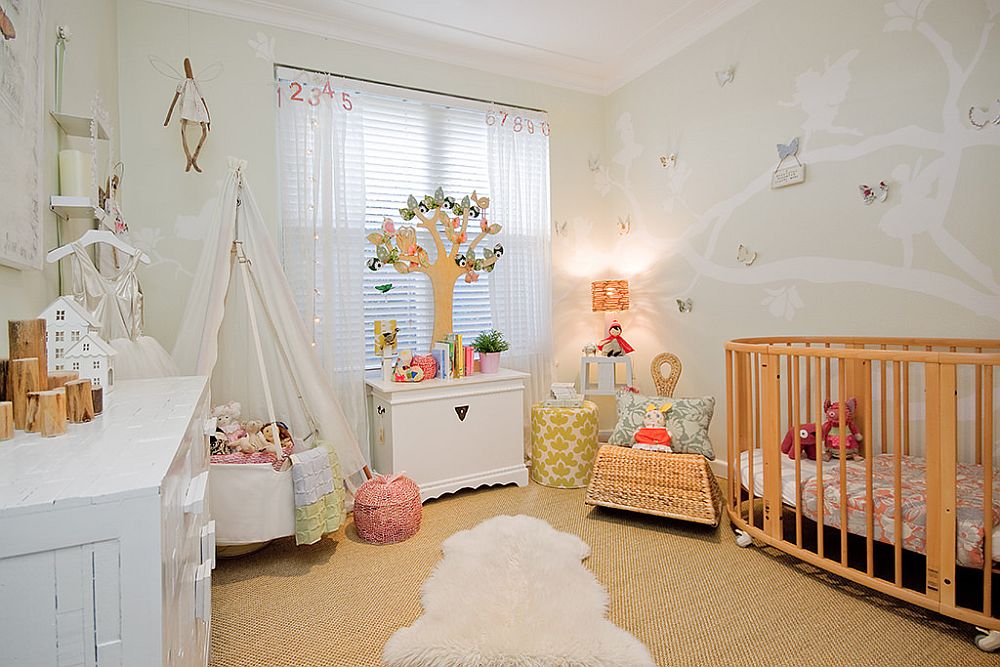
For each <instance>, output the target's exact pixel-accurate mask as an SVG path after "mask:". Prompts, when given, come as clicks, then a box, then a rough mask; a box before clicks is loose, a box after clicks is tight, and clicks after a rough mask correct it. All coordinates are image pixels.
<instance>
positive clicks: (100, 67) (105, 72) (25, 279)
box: [0, 0, 118, 355]
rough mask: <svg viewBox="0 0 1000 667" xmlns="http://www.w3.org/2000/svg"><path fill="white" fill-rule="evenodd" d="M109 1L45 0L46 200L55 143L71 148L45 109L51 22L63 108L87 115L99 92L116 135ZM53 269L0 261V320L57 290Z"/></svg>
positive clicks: (40, 303) (23, 314) (52, 185)
mask: <svg viewBox="0 0 1000 667" xmlns="http://www.w3.org/2000/svg"><path fill="white" fill-rule="evenodd" d="M115 5H116V2H115V0H87V2H80V1H79V0H46V1H45V3H44V11H45V22H44V25H43V28H42V29H43V30H44V33H43V35H42V53H43V55H44V68H45V69H44V83H43V84H42V85H44V86H45V102H44V108H45V115H44V118H43V119H42V123H43V126H44V137H43V142H44V143H43V146H44V149H43V155H44V163H43V164H42V165H41V167H42V171H43V197H44V199H45V201H48V197H49V196H50V195H52V194H58V190H57V188H58V182H59V180H58V178H59V172H58V153H59V149H60V147H61V144H60V142H62V147H72V146H70V143H69V142H67V140H66V139H65V138H64V137H61V136H60V135H61V132H60V130H59V127H58V125H56V124H55V122H54V121H53V120H52V118H51V117H50V116H49V114H48V110H49V109H52V108H53V105H54V97H55V93H54V89H55V88H54V85H55V84H54V69H55V68H54V59H55V34H56V26H57V25H68V26H69V28H70V31H71V32H72V39H71V41H70V43H69V46H68V48H67V51H66V60H65V76H64V84H63V109H62V110H63V111H64V112H66V113H75V114H79V115H89V114H90V102H91V100H92V99H93V98H94V95H95V94H97V93H98V92H100V95H101V98H102V99H103V100H104V106H105V108H106V109H107V111H108V112H109V113H110V114H111V117H112V125H113V126H114V128H115V134H116V136H117V126H118V114H117V104H118V103H117V96H118V53H117V46H116V42H117V38H116V33H117V29H116V21H117V16H116V7H115ZM42 224H43V227H44V239H45V241H44V243H45V246H44V247H45V249H46V250H49V249H51V248H53V247H55V245H56V224H57V222H56V216H55V215H54V214H53V213H52V212H51V211H49V210H48V207H47V206H46V208H45V210H44V212H43V214H42ZM58 224H62V225H63V231H64V232H65V233H66V236H72V235H78V234H79V233H81V231H82V229H85V224H86V223H81V222H71V223H66V222H63V223H58ZM58 292H59V288H58V274H57V272H56V268H55V267H54V266H49V265H46V267H45V269H44V270H43V271H29V270H21V271H19V270H15V269H11V268H8V267H5V266H0V324H4V323H5V322H6V320H8V319H25V318H31V317H35V316H36V315H38V313H39V312H40V311H41V310H42V309H43V308H44V307H45V306H47V305H48V303H49V301H50V300H51V299H53V298H55V296H56V295H57V294H58ZM6 350H7V327H6V326H5V325H4V326H0V355H5V354H6Z"/></svg>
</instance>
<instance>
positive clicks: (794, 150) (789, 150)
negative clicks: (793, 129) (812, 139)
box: [778, 137, 799, 160]
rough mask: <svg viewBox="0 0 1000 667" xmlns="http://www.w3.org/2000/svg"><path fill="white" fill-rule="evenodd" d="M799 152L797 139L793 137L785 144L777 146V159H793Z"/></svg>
mask: <svg viewBox="0 0 1000 667" xmlns="http://www.w3.org/2000/svg"><path fill="white" fill-rule="evenodd" d="M798 152H799V138H798V137H795V138H794V139H792V140H791V141H789V142H788V143H787V144H778V159H779V160H784V159H785V158H786V157H794V156H795V155H796V154H798Z"/></svg>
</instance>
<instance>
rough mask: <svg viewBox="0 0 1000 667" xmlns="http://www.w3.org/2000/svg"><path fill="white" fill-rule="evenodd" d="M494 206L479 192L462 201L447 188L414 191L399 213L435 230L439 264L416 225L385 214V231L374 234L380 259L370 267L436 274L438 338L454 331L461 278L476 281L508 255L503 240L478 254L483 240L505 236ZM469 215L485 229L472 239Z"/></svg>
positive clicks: (432, 232) (432, 233)
mask: <svg viewBox="0 0 1000 667" xmlns="http://www.w3.org/2000/svg"><path fill="white" fill-rule="evenodd" d="M489 206H490V200H489V197H480V196H479V195H477V194H476V193H475V191H473V192H472V194H471V195H467V196H466V197H464V198H462V200H461V201H459V202H456V201H455V199H454V197H446V196H445V195H444V192H443V191H442V190H441V188H438V189H437V191H436V192H435V193H434V195H433V196H431V195H425V196H424V198H423V199H422V200H420V201H417V198H416V197H414V196H413V195H410V197H409V199H408V200H407V202H406V207H405V208H401V209H399V214H400V216H401V217H402V218H403V220H404V221H406V222H409V221H410V220H413V219H414V218H416V219H417V220H418V221H419V222H418V224H417V226H418V227H422V228H424V229H426V230H427V232H428V233H429V234H430V236H431V239H432V240H433V242H434V248H435V251H436V254H435V257H434V261H433V262H432V261H431V258H430V255H429V254H428V252H427V251H426V250H425V249H424V248H422V247H420V245H418V244H417V230H416V228H415V227H414V226H412V225H400V226H399V227H398V228H397V227H396V225H395V223H393V221H392V219H390V218H385V220H384V221H383V223H382V231H380V232H373V233H371V234H369V235H368V241H369V242H371V243H373V244H374V245H375V257H372V258H371V259H369V260H368V268H369V269H371V270H372V271H378V270H379V269H381V268H382V267H383V266H385V265H392V267H393V268H394V269H396V271H398V272H399V273H412V272H417V273H424V274H426V275H427V277H428V278H430V280H431V286H432V288H433V290H434V335H433V337H432V338H431V340H432V341H438V340H441V339H443V338H444V337H445V335H447V334H448V333H450V332H451V330H452V301H453V297H454V294H455V282H456V281H457V280H458V279H459V278H460V277H462V276H464V277H465V282H467V283H473V282H476V281H477V280H479V274H480V273H481V272H483V271H485V272H486V273H489V272H491V271H493V268H494V267H495V266H496V262H497V260H498V259H500V257H501V256H502V255H503V246H502V245H500V244H499V243H497V244H496V245H494V246H493V247H492V248H485V249H484V250H483V251H482V255H481V256H479V257H477V256H476V248H477V247H478V246H479V244H480V243H481V242H482V241H483V239H485V238H486V237H487V236H489V235H494V234H499V233H500V230H501V229H502V228H501V226H500V225H498V224H496V223H490V222H489V220H487V218H486V209H488V208H489ZM469 218H472V219H474V220H476V219H478V220H479V233H478V234H476V236H475V238H473V239H472V241H471V242H468V231H469ZM446 242H447V244H450V248H449V247H448V246H447V245H446ZM467 242H468V245H466V243H467ZM463 246H465V250H462V248H463Z"/></svg>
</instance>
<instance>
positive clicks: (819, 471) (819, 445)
mask: <svg viewBox="0 0 1000 667" xmlns="http://www.w3.org/2000/svg"><path fill="white" fill-rule="evenodd" d="M815 361H816V392H815V399H816V403H815V410H816V411H815V413H814V414H815V415H816V553H817V555H818V556H819V557H820V558H823V557H824V556H823V523H824V517H825V515H826V509H825V506H824V504H823V456H824V454H823V451H824V449H825V447H824V443H823V437H822V417H823V399H822V396H823V392H821V391H820V380H821V379H822V377H821V375H822V374H821V372H820V370H821V366H820V359H819V357H816V359H815Z"/></svg>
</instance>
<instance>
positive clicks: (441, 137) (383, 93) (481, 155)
mask: <svg viewBox="0 0 1000 667" xmlns="http://www.w3.org/2000/svg"><path fill="white" fill-rule="evenodd" d="M294 76H295V73H293V72H291V71H284V70H282V71H280V72H279V80H280V85H281V86H282V90H288V89H289V86H290V85H291V86H298V85H299V84H297V83H294V82H292V81H291V79H292V78H293V77H294ZM298 80H300V81H301V80H302V77H301V76H300V77H299V79H298ZM333 81H334V83H333V84H332V86H333V88H334V89H335V90H336V91H337V95H338V97H337V98H335V100H336V101H338V103H339V101H340V99H341V98H340V97H339V95H340V94H341V93H340V91H341V89H342V88H344V87H346V88H345V89H346V90H349V91H357V88H358V84H357V82H347V81H339V80H336V79H334V80H333ZM338 81H339V83H338ZM308 85H309V86H312V85H313V84H308ZM319 85H320V87H322V86H323V83H320V84H319ZM307 90H308V88H307ZM301 95H305V93H301ZM348 95H349V97H350V99H351V100H352V105H351V106H352V111H351V112H346V110H345V114H346V113H353V114H354V115H353V116H352V117H351V119H350V120H351V123H350V124H349V125H348V129H347V131H349V132H355V133H357V134H359V135H360V136H359V137H358V142H357V145H358V146H363V148H359V150H360V151H363V159H358V160H356V161H352V160H348V161H347V163H346V164H347V166H346V168H352V167H353V168H355V169H358V170H359V171H360V172H361V173H359V174H356V176H357V177H358V182H359V183H363V189H364V221H365V233H366V234H369V233H374V232H378V231H380V230H381V229H382V223H383V219H384V218H386V217H388V218H390V219H391V220H392V221H393V223H394V224H395V225H396V227H397V228H398V227H399V226H400V225H405V224H409V225H415V224H416V222H417V221H415V220H414V221H411V222H404V221H403V220H402V219H401V218H400V214H399V209H400V208H403V207H405V206H406V201H407V198H408V197H409V196H410V195H413V196H415V197H416V198H417V199H421V198H422V197H423V196H424V195H428V194H433V193H434V191H435V190H436V189H437V188H438V187H440V188H442V189H443V191H444V193H445V194H446V195H449V196H454V197H456V199H459V200H460V199H461V198H462V197H464V196H465V195H467V194H470V193H471V192H472V191H473V190H475V191H476V192H477V193H478V194H479V195H487V196H488V195H489V177H488V163H489V161H488V159H487V154H486V151H487V136H486V131H487V125H486V123H485V122H484V119H485V110H486V105H484V104H481V103H477V102H467V101H465V100H461V99H457V98H453V97H448V96H444V95H431V94H423V93H421V94H416V93H413V92H411V91H406V90H403V89H398V88H394V87H391V86H381V85H375V84H364V87H363V88H362V90H360V91H357V92H349V93H348ZM320 99H322V100H325V99H326V98H320ZM354 102H356V104H355V103H354ZM324 103H326V102H320V104H324ZM284 104H287V105H297V104H299V103H297V102H294V101H290V100H287V98H286V99H285V101H284ZM294 108H296V109H303V113H306V111H305V109H306V107H305V106H302V107H294ZM345 109H346V108H345ZM359 117H360V119H359ZM314 150H316V149H315V148H314V147H312V146H310V145H306V146H305V147H304V148H303V145H302V141H301V128H299V129H296V127H294V125H293V124H292V123H289V122H279V160H280V161H281V163H282V164H281V172H282V174H283V180H282V183H281V189H282V193H281V196H282V199H283V209H284V210H285V211H289V210H291V211H296V210H306V209H307V208H309V207H311V206H312V204H311V203H310V202H307V201H304V200H303V201H298V200H297V198H298V197H299V196H300V194H299V189H298V188H299V187H301V186H300V185H299V184H297V183H296V182H295V179H296V178H298V179H301V177H302V174H309V173H314V171H313V169H314V167H313V163H312V161H313V160H314V159H315V158H313V157H312V155H313V151H314ZM286 175H287V176H286ZM309 210H310V211H311V208H309ZM478 224H479V221H478V220H474V219H471V218H470V222H469V231H470V238H471V236H472V235H474V233H475V232H478ZM332 233H333V232H332V231H331V230H330V229H329V226H324V224H323V221H322V220H320V221H319V222H318V223H317V222H315V221H314V220H313V219H312V217H311V216H309V215H300V216H294V217H292V216H289V215H288V214H286V215H284V216H283V221H282V237H283V248H289V247H297V248H307V249H308V248H311V247H312V246H313V245H315V246H318V247H319V248H322V247H323V244H327V243H332V242H336V240H337V239H336V238H335V237H331V236H330V235H331V234H332ZM498 241H502V235H501V236H500V237H492V236H488V237H486V238H485V239H484V241H483V243H482V245H480V247H479V256H480V257H481V256H482V249H483V248H485V247H487V242H489V246H490V247H492V245H493V244H494V243H496V242H498ZM417 243H418V244H419V245H420V246H421V247H423V248H424V249H426V250H427V252H428V254H429V256H430V261H431V262H434V261H435V259H436V251H435V248H434V243H433V241H432V239H431V237H430V234H429V232H427V231H426V230H424V229H421V228H418V229H417ZM463 247H464V246H463ZM362 252H363V255H361V254H359V256H358V257H357V260H356V261H357V262H358V263H359V266H363V265H364V263H365V262H366V261H367V260H368V259H369V258H371V257H374V256H375V246H374V245H372V244H371V243H365V245H364V249H363V251H362ZM310 254H315V258H310V259H314V261H315V263H316V267H317V269H316V271H317V275H315V276H308V275H305V276H303V275H301V274H302V273H303V271H302V270H301V266H302V257H300V256H295V255H294V254H293V253H288V252H286V253H285V254H284V257H283V259H284V263H285V270H286V273H287V274H288V275H289V280H290V282H291V284H292V289H293V292H294V293H295V295H296V300H297V301H298V305H299V308H300V310H301V311H302V313H303V317H304V318H305V320H306V324H307V327H310V328H312V331H313V335H314V338H313V339H314V341H318V345H319V346H320V348H322V345H323V342H322V341H323V338H324V336H323V335H322V333H323V332H322V329H323V327H327V326H335V324H334V323H332V322H327V317H326V314H327V313H326V312H325V309H324V299H323V294H322V290H320V289H319V288H318V287H316V285H321V284H322V278H321V277H320V275H319V274H320V273H321V272H322V271H323V270H324V267H323V266H322V262H321V259H322V250H317V251H316V252H315V253H310ZM362 283H363V287H362V293H361V294H359V295H358V298H359V299H362V300H363V304H364V337H365V366H366V368H377V367H378V365H379V361H378V359H377V357H375V351H374V348H375V342H374V324H375V321H376V320H393V319H394V320H396V323H397V326H398V328H399V340H398V348H399V349H400V350H403V349H410V350H413V351H415V352H418V353H422V352H426V351H427V350H428V349H430V347H431V337H432V326H433V319H434V308H433V303H434V296H433V291H432V288H431V282H430V279H429V278H428V277H427V276H426V275H424V274H423V273H417V272H414V273H407V274H402V273H399V272H397V271H396V270H395V269H393V268H392V267H391V266H387V267H383V268H382V269H381V270H379V271H370V270H368V269H367V268H364V276H363V278H362ZM389 284H391V285H392V287H391V288H390V289H388V290H387V291H380V290H378V289H376V287H378V286H385V285H389ZM489 284H490V276H489V274H488V273H485V272H483V273H481V274H480V275H479V279H478V281H476V282H473V283H467V282H465V281H464V280H462V279H461V278H459V280H458V281H457V282H456V285H455V291H454V304H453V322H452V328H453V329H454V331H455V332H456V333H460V334H462V335H463V336H464V337H466V338H469V337H471V336H473V335H475V334H476V333H478V332H480V331H482V330H484V329H489V328H491V326H492V318H491V308H490V292H489V290H490V287H489ZM383 289H385V288H384V287H383ZM319 351H320V353H321V356H325V355H323V350H322V349H320V350H319Z"/></svg>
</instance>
